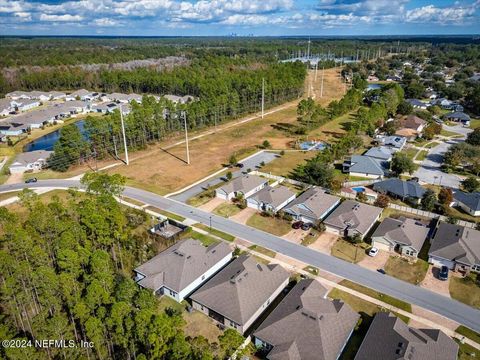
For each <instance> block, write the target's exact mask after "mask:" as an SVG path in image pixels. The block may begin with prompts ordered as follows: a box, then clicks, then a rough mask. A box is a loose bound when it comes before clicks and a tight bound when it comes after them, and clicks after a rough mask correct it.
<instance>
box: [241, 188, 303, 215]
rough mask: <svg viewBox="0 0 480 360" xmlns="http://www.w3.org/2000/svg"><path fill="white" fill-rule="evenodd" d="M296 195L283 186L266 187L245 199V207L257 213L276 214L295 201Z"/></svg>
mask: <svg viewBox="0 0 480 360" xmlns="http://www.w3.org/2000/svg"><path fill="white" fill-rule="evenodd" d="M295 196H296V194H295V193H294V192H293V191H291V190H290V189H289V188H287V187H285V186H275V187H271V186H266V187H264V188H263V189H262V190H260V191H258V192H256V193H255V194H253V195H252V196H250V197H249V198H247V206H248V207H250V208H253V209H256V210H259V211H271V212H273V213H276V212H277V211H279V210H281V209H283V207H285V205H287V204H288V203H289V202H291V201H292V200H294V199H295Z"/></svg>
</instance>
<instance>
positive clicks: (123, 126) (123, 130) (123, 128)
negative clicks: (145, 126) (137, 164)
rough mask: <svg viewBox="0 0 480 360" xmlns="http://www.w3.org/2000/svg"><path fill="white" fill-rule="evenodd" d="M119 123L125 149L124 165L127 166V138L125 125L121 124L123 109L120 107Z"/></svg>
mask: <svg viewBox="0 0 480 360" xmlns="http://www.w3.org/2000/svg"><path fill="white" fill-rule="evenodd" d="M120 122H121V123H122V134H123V147H124V148H125V164H127V165H128V163H129V161H128V148H127V136H126V135H125V124H124V123H123V109H122V107H121V106H120Z"/></svg>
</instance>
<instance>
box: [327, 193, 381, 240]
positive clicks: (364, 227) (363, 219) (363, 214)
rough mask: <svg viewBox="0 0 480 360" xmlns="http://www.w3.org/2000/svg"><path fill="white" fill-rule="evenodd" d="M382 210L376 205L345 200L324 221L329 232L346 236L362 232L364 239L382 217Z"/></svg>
mask: <svg viewBox="0 0 480 360" xmlns="http://www.w3.org/2000/svg"><path fill="white" fill-rule="evenodd" d="M382 211H383V209H381V208H379V207H376V206H372V205H367V204H364V203H360V202H358V201H354V200H345V201H344V202H342V203H341V204H340V205H339V206H338V207H337V208H336V209H335V210H333V212H332V213H331V214H330V215H329V216H328V217H327V218H326V219H325V220H324V221H323V223H324V224H325V226H326V230H327V231H328V232H331V233H333V234H338V235H340V236H345V237H347V236H348V237H350V236H354V235H356V234H360V236H361V237H362V239H363V238H364V236H365V235H367V233H368V232H369V231H370V230H371V229H372V228H373V226H374V225H375V223H376V222H377V220H378V219H379V218H380V215H381V214H382Z"/></svg>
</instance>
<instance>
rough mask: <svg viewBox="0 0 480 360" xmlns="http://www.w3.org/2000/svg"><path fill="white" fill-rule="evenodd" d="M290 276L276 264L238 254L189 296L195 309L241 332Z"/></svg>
mask: <svg viewBox="0 0 480 360" xmlns="http://www.w3.org/2000/svg"><path fill="white" fill-rule="evenodd" d="M289 277H290V274H289V273H288V272H287V271H286V270H285V269H284V268H282V267H281V266H280V265H278V264H277V265H274V264H269V265H265V264H259V263H257V262H256V261H255V259H254V258H253V257H249V256H246V255H241V256H239V257H238V258H236V259H235V260H233V261H232V262H231V263H230V264H228V265H227V266H226V267H225V268H223V269H222V271H220V272H219V273H218V274H216V275H215V276H214V277H213V278H211V279H210V280H209V281H207V283H206V284H204V285H203V286H202V287H201V288H200V289H198V290H197V291H195V292H194V293H193V294H192V296H190V299H191V300H192V306H193V308H194V309H195V310H198V311H201V312H203V313H204V314H206V315H208V316H210V317H211V318H212V319H214V320H216V321H217V322H219V323H220V324H221V325H222V326H226V327H230V328H234V329H236V330H237V331H238V332H239V333H240V334H243V333H244V332H245V331H246V330H247V329H248V328H249V327H250V325H252V324H253V322H254V321H255V320H256V319H257V318H258V317H259V316H260V315H261V314H262V313H263V312H264V311H265V310H266V309H267V307H268V306H269V305H270V304H271V303H272V302H273V301H274V300H275V298H276V297H277V296H278V295H279V294H280V293H281V292H282V290H283V289H284V288H285V286H287V284H288V281H289Z"/></svg>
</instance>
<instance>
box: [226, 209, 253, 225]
mask: <svg viewBox="0 0 480 360" xmlns="http://www.w3.org/2000/svg"><path fill="white" fill-rule="evenodd" d="M256 212H257V211H256V210H255V209H252V208H249V207H247V208H245V209H243V210H242V211H240V212H239V213H237V214H235V215H233V216H232V217H230V220H234V221H236V222H238V223H240V224H246V223H247V220H248V219H250V218H251V217H252V215H253V214H255V213H256Z"/></svg>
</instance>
